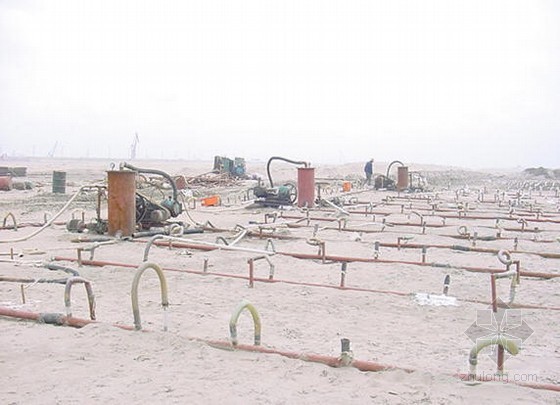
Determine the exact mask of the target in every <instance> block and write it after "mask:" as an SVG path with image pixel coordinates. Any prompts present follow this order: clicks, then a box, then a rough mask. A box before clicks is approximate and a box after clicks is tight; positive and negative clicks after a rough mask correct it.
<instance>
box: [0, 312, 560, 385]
mask: <svg viewBox="0 0 560 405" xmlns="http://www.w3.org/2000/svg"><path fill="white" fill-rule="evenodd" d="M54 315H58V317H55V319H58V320H60V322H61V323H55V324H59V325H65V326H74V327H78V328H81V327H83V326H85V325H88V324H90V323H95V322H96V321H90V320H88V319H78V318H67V317H65V316H64V315H62V314H54ZM0 316H5V317H10V318H16V319H25V320H33V321H41V320H42V319H45V314H39V313H33V312H28V311H19V310H14V309H11V308H6V307H0ZM49 323H51V322H49ZM113 326H115V327H118V328H120V329H125V330H134V328H132V327H129V326H125V325H118V324H113ZM188 339H189V340H192V341H196V342H201V343H205V344H207V345H209V346H210V347H214V348H218V349H224V350H230V351H233V350H242V351H247V352H257V353H264V354H277V355H280V356H283V357H287V358H290V359H295V360H302V361H308V362H314V363H320V364H324V365H327V366H329V367H343V366H350V367H354V368H357V369H358V370H360V371H370V372H378V371H389V370H402V371H405V372H407V373H412V372H414V371H415V370H414V369H410V368H406V367H399V366H394V365H387V364H382V363H376V362H372V361H366V360H355V359H353V360H352V361H351V362H350V363H346V362H344V359H343V358H342V356H340V357H333V356H325V355H320V354H315V353H302V352H291V351H286V350H278V349H271V348H267V347H263V346H253V345H244V344H237V345H235V346H234V345H232V343H231V342H226V341H220V340H210V339H201V338H188ZM451 375H452V376H453V377H456V378H459V379H460V380H462V381H472V378H471V376H470V375H469V374H464V373H454V374H451ZM474 378H475V379H476V380H477V381H492V376H485V377H483V378H480V377H479V376H474ZM508 383H512V384H515V385H519V386H522V387H527V388H533V389H541V390H549V391H556V392H560V385H554V384H538V383H528V382H518V381H509V380H508Z"/></svg>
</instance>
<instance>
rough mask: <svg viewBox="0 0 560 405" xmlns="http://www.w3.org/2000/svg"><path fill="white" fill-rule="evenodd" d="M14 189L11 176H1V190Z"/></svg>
mask: <svg viewBox="0 0 560 405" xmlns="http://www.w3.org/2000/svg"><path fill="white" fill-rule="evenodd" d="M11 189H12V178H11V176H0V190H2V191H10V190H11Z"/></svg>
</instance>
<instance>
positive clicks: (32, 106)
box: [0, 0, 560, 168]
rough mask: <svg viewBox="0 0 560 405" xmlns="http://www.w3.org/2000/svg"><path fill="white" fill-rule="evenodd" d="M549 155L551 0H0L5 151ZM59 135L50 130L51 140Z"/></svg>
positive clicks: (556, 90) (546, 161)
mask: <svg viewBox="0 0 560 405" xmlns="http://www.w3.org/2000/svg"><path fill="white" fill-rule="evenodd" d="M135 133H138V136H139V139H140V143H139V144H138V147H137V148H138V149H137V155H138V157H141V158H145V157H152V158H161V157H165V158H186V159H193V158H200V159H208V158H212V157H213V156H214V155H221V156H228V157H231V158H233V157H235V156H241V157H245V158H246V159H262V160H266V159H268V158H269V157H271V156H276V155H279V156H283V157H287V158H290V159H295V160H306V161H310V162H311V163H314V162H316V163H326V162H332V163H344V162H355V161H365V160H367V159H369V158H370V157H374V158H375V159H376V160H379V161H392V160H395V159H398V160H401V161H403V162H406V163H407V164H408V163H434V164H446V165H448V164H452V165H456V166H463V167H472V168H481V167H518V166H519V167H531V166H545V167H551V168H559V167H560V2H559V1H556V0H549V1H539V0H526V1H517V0H504V1H490V0H481V1H476V0H468V1H467V0H464V1H455V0H441V1H435V0H432V1H422V0H410V1H406V0H402V1H398V0H391V1H388V0H379V1H375V0H364V1H352V0H340V1H329V0H317V1H308V0H294V1H281V0H278V1H266V0H250V1H235V0H224V1H212V0H200V1H189V0H183V1H162V0H160V1H136V0H134V1H118V0H109V1H81V0H65V1H61V0H56V1H55V0H53V1H23V0H14V1H6V0H0V153H4V154H8V155H10V156H11V155H13V154H15V155H27V156H46V155H47V154H48V153H49V152H51V151H53V150H54V153H55V156H65V157H70V156H75V157H87V156H89V157H110V158H120V157H124V158H126V157H128V155H129V149H130V145H131V143H132V141H133V138H134V134H135ZM55 144H56V148H55Z"/></svg>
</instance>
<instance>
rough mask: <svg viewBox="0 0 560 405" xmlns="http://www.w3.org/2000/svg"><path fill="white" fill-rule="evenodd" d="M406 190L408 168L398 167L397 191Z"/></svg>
mask: <svg viewBox="0 0 560 405" xmlns="http://www.w3.org/2000/svg"><path fill="white" fill-rule="evenodd" d="M407 188H408V167H406V166H399V167H398V168H397V191H403V190H406V189H407Z"/></svg>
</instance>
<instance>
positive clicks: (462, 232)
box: [457, 225, 471, 237]
mask: <svg viewBox="0 0 560 405" xmlns="http://www.w3.org/2000/svg"><path fill="white" fill-rule="evenodd" d="M457 232H458V233H459V235H461V236H467V237H470V236H471V234H470V233H469V231H468V229H467V227H466V226H465V225H461V226H460V227H459V228H457Z"/></svg>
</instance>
